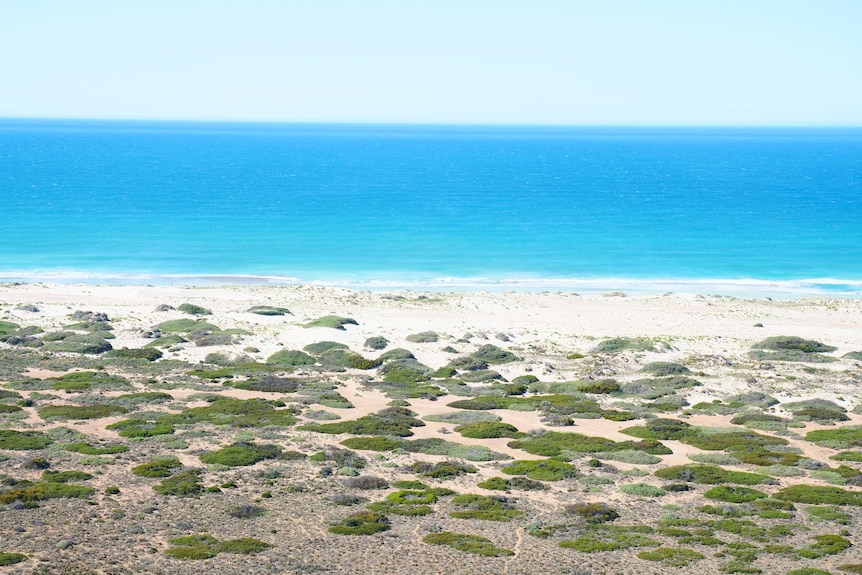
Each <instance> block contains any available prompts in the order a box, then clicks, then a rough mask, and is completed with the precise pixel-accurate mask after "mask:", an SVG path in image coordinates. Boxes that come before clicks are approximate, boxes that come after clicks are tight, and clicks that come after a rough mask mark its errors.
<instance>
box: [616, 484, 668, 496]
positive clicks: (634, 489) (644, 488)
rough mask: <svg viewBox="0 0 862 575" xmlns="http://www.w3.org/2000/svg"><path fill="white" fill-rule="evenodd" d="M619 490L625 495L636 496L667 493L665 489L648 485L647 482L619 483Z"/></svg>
mask: <svg viewBox="0 0 862 575" xmlns="http://www.w3.org/2000/svg"><path fill="white" fill-rule="evenodd" d="M620 491H622V492H623V493H625V494H627V495H634V496H636V497H661V496H662V495H666V494H667V491H665V490H664V489H662V488H661V487H656V486H655V485H650V484H648V483H629V484H625V485H620Z"/></svg>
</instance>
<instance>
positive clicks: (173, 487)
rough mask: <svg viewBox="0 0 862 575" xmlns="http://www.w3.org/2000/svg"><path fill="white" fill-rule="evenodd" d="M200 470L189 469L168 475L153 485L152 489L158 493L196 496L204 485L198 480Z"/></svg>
mask: <svg viewBox="0 0 862 575" xmlns="http://www.w3.org/2000/svg"><path fill="white" fill-rule="evenodd" d="M200 474H201V472H200V471H198V470H196V469H189V470H188V471H183V472H182V473H178V474H177V475H174V476H173V477H168V478H167V479H165V480H164V481H162V482H161V483H159V484H157V485H154V486H153V491H155V492H156V493H158V494H159V495H172V496H175V497H197V496H198V495H200V494H201V493H203V490H204V486H203V485H202V484H201V482H200Z"/></svg>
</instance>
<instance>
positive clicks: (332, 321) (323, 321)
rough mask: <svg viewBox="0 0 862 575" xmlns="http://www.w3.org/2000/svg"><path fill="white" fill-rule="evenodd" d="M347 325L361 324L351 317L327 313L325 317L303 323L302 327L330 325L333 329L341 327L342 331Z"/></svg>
mask: <svg viewBox="0 0 862 575" xmlns="http://www.w3.org/2000/svg"><path fill="white" fill-rule="evenodd" d="M346 325H359V323H358V322H357V321H356V320H355V319H353V318H349V317H339V316H337V315H325V316H323V317H319V318H317V319H315V320H312V321H310V322H308V323H306V324H303V326H302V327H328V328H332V329H340V330H342V331H344V330H345V327H344V326H346Z"/></svg>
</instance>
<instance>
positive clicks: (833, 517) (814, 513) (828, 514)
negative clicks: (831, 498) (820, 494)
mask: <svg viewBox="0 0 862 575" xmlns="http://www.w3.org/2000/svg"><path fill="white" fill-rule="evenodd" d="M805 513H806V514H807V516H808V520H809V521H813V522H815V523H819V522H823V521H828V522H831V523H838V524H839V525H850V522H851V517H850V515H849V514H848V513H844V512H843V511H841V509H840V508H838V507H833V506H831V505H812V506H810V507H806V508H805Z"/></svg>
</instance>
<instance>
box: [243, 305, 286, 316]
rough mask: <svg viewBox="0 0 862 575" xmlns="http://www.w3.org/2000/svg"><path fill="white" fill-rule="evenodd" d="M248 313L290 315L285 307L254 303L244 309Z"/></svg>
mask: <svg viewBox="0 0 862 575" xmlns="http://www.w3.org/2000/svg"><path fill="white" fill-rule="evenodd" d="M246 311H247V312H248V313H254V314H257V315H292V314H291V313H290V310H289V309H287V308H286V307H276V306H271V305H255V306H252V307H250V308H248V309H247V310H246Z"/></svg>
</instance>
